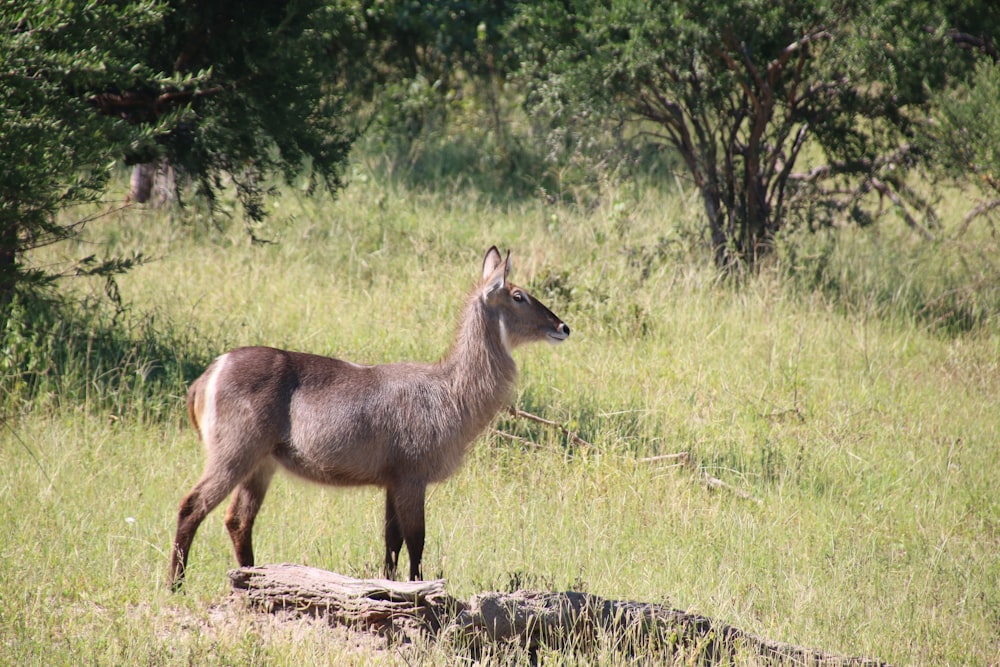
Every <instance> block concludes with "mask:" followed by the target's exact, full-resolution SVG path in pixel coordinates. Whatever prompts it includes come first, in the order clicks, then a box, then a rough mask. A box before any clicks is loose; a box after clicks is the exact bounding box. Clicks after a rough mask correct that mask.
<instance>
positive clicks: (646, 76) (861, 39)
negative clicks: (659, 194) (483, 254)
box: [512, 0, 1000, 266]
mask: <svg viewBox="0 0 1000 667" xmlns="http://www.w3.org/2000/svg"><path fill="white" fill-rule="evenodd" d="M966 4H969V3H962V6H961V7H960V8H959V9H961V10H964V13H963V11H959V10H958V9H956V8H955V7H953V6H950V5H948V4H943V5H942V4H940V3H917V4H916V5H914V3H897V2H893V1H886V2H880V3H876V4H875V5H874V6H862V5H858V4H856V3H840V2H829V1H826V0H813V1H811V2H805V3H803V2H797V1H796V2H792V1H785V2H777V3H775V2H769V3H760V2H757V1H755V0H731V1H729V2H716V3H702V2H673V3H636V2H630V1H627V0H622V1H620V2H619V1H609V2H605V1H602V0H576V1H571V2H565V3H563V2H544V3H532V4H525V5H524V6H523V11H522V13H521V14H520V16H519V17H518V19H517V20H516V21H515V23H514V24H513V27H512V37H513V38H514V39H515V41H516V43H517V44H518V45H519V53H520V54H521V57H522V59H523V61H524V62H526V63H527V64H528V68H529V70H530V71H531V72H532V73H533V74H534V77H535V80H534V84H533V86H532V90H531V93H530V100H529V101H530V102H531V103H532V104H533V105H534V106H535V108H537V109H539V110H545V111H548V112H549V113H551V114H556V115H557V116H558V117H559V118H560V120H559V124H560V125H562V126H563V127H569V126H570V123H575V122H579V123H586V121H598V122H601V121H606V120H607V119H608V118H613V119H616V120H618V121H619V122H631V123H633V124H634V133H635V134H636V135H637V136H638V137H639V138H640V139H641V140H642V141H650V142H653V143H654V144H660V145H663V146H667V147H670V148H671V149H672V150H675V151H677V153H678V154H679V156H680V158H681V159H682V161H683V164H684V167H685V170H686V172H687V175H688V177H689V179H690V180H691V182H692V183H693V185H694V187H695V188H696V189H697V191H698V192H699V193H700V195H701V199H702V203H703V208H704V214H705V222H706V229H707V232H708V236H709V237H710V243H711V247H712V250H713V253H714V256H715V260H716V263H717V264H719V265H721V266H728V265H730V264H731V263H732V262H733V261H734V260H736V261H739V260H745V261H747V262H749V263H753V262H754V261H755V259H756V258H757V257H758V256H760V255H762V254H765V253H766V252H767V251H768V250H769V248H771V246H772V245H773V241H774V238H775V235H776V234H777V232H778V231H779V230H781V229H783V228H785V227H786V226H795V225H797V224H802V223H807V224H809V225H810V226H826V225H829V224H831V223H833V222H835V221H839V220H840V219H842V218H844V217H847V216H853V217H855V218H857V219H861V220H867V219H870V218H871V217H872V216H873V215H875V214H876V213H877V211H879V210H884V208H883V207H881V201H882V200H883V199H884V200H887V201H890V202H891V203H892V204H893V207H894V208H895V209H896V210H898V211H899V212H901V214H902V215H903V216H904V217H905V218H906V220H907V221H908V222H909V223H910V224H911V225H912V226H914V227H919V226H921V225H922V224H923V223H922V222H921V221H919V220H917V219H916V216H923V217H927V218H928V219H929V220H930V222H931V223H933V222H934V221H935V217H934V214H933V210H932V209H931V206H930V203H929V202H928V201H927V200H926V199H924V198H923V197H921V196H920V195H918V194H917V193H915V192H914V191H913V190H912V189H910V188H909V187H908V186H907V183H906V178H907V175H908V174H909V173H910V172H911V170H912V169H913V168H914V167H916V166H917V165H919V164H920V161H921V157H922V156H921V155H920V154H919V153H918V152H916V151H915V150H914V147H913V146H912V144H911V139H912V137H913V135H914V134H915V133H916V132H917V130H918V129H919V126H920V124H921V122H922V119H923V117H924V116H925V115H926V111H925V109H924V105H925V102H926V93H927V90H928V87H930V86H934V87H938V88H940V87H942V86H944V85H945V84H944V82H945V80H946V79H947V77H948V76H949V75H951V74H955V73H961V72H962V71H968V68H969V66H970V63H971V58H968V57H965V58H963V57H962V54H961V52H960V51H959V50H958V49H957V48H956V47H954V46H953V45H952V43H951V41H952V40H951V39H950V33H947V31H946V30H945V28H946V27H948V26H952V25H954V23H953V21H958V20H964V19H965V18H966V17H970V16H972V15H973V14H974V13H975V12H974V8H973V6H972V5H975V7H976V8H980V7H985V5H986V4H989V3H978V4H976V3H971V4H969V6H968V7H967V6H966ZM991 6H992V5H991ZM980 18H981V19H986V21H985V23H984V24H980V25H979V28H980V29H984V30H985V31H987V32H988V31H989V30H991V29H996V28H1000V21H998V20H997V15H996V12H995V11H994V10H990V11H989V12H988V13H987V14H984V15H982V16H981V17H980ZM582 127H588V128H589V127H592V126H587V125H582ZM582 131H590V130H589V129H588V130H582ZM810 147H812V148H815V147H818V148H819V149H820V150H821V152H822V154H823V157H825V159H826V164H819V165H815V164H808V163H809V161H810V160H808V159H806V149H807V148H810ZM803 166H806V167H811V169H810V170H809V171H802V169H801V168H802V167H803ZM870 193H877V195H878V197H871V196H870Z"/></svg>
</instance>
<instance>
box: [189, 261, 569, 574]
mask: <svg viewBox="0 0 1000 667" xmlns="http://www.w3.org/2000/svg"><path fill="white" fill-rule="evenodd" d="M509 271H510V253H507V258H506V260H504V259H503V258H501V257H500V253H499V252H498V251H497V249H496V247H492V248H490V249H489V250H488V251H487V252H486V256H485V257H484V259H483V278H482V281H481V282H480V283H479V284H478V285H477V286H476V287H475V289H473V290H472V292H471V293H470V294H469V297H468V299H467V301H466V304H465V310H464V311H463V314H462V318H461V322H460V323H459V326H458V331H457V332H456V334H455V338H454V342H453V343H452V345H451V349H450V350H449V352H448V354H447V355H446V356H445V357H444V358H443V359H441V360H440V361H438V362H437V363H434V364H419V363H395V364H384V365H379V366H361V365H358V364H353V363H350V362H347V361H341V360H339V359H333V358H330V357H321V356H317V355H313V354H305V353H302V352H288V351H285V350H277V349H274V348H270V347H242V348H238V349H235V350H232V351H230V352H227V353H226V354H223V355H222V356H220V357H218V358H217V359H215V361H213V362H212V363H211V364H210V365H209V367H208V368H207V369H206V370H205V372H204V373H203V374H202V376H201V377H199V378H198V379H197V380H195V381H194V383H193V384H192V385H191V388H190V389H189V391H188V397H187V405H188V414H189V416H190V417H191V422H192V423H193V424H194V426H195V428H196V429H197V431H198V434H199V436H200V437H201V439H202V441H203V443H204V445H205V449H206V450H207V454H208V460H207V463H206V465H205V471H204V472H203V473H202V476H201V479H199V480H198V482H197V483H196V484H195V485H194V488H192V489H191V491H190V493H188V494H187V496H185V497H184V499H183V500H182V501H181V504H180V511H179V512H178V514H177V535H176V537H175V538H174V546H173V549H172V552H171V564H170V585H171V587H172V588H173V589H174V590H177V589H178V588H179V587H180V585H181V583H182V581H183V578H184V570H185V568H186V567H187V560H188V552H189V551H190V549H191V542H192V540H194V535H195V531H197V530H198V526H199V524H201V522H202V520H203V519H204V518H205V516H206V515H208V513H209V512H211V511H212V510H213V509H214V508H215V507H216V506H217V505H218V504H219V503H220V502H222V500H223V499H225V498H226V496H228V495H229V494H230V493H231V492H233V491H234V490H235V493H233V499H232V502H231V504H230V505H229V510H228V511H227V512H226V528H227V529H228V530H229V536H230V537H231V538H232V541H233V547H234V548H235V550H236V560H237V561H238V562H239V564H240V565H241V566H249V565H253V563H254V558H253V546H252V542H251V532H252V530H253V522H254V518H255V517H256V516H257V512H258V510H259V509H260V506H261V503H262V502H263V500H264V495H265V494H266V493H267V487H268V485H269V483H270V481H271V477H272V475H273V474H274V472H275V470H276V469H277V468H278V466H279V465H280V466H283V467H284V468H285V469H287V470H288V471H290V472H291V473H293V474H294V475H297V476H299V477H302V478H305V479H307V480H311V481H313V482H318V483H320V484H330V485H338V486H354V485H376V486H381V487H384V488H385V490H386V494H385V574H386V576H388V577H393V576H395V571H396V563H397V559H398V557H399V553H400V550H401V548H402V546H403V543H404V542H405V543H406V549H407V551H408V552H409V554H410V579H420V578H421V569H420V560H421V557H422V555H423V549H424V494H425V492H426V489H427V485H428V484H430V483H432V482H440V481H442V480H444V479H445V478H447V477H448V476H450V475H451V474H452V473H454V472H455V471H456V470H457V469H458V467H459V465H461V463H462V459H463V457H464V455H465V452H466V450H467V449H468V448H469V445H470V443H472V441H473V440H474V439H475V438H476V436H478V435H479V433H481V432H482V430H483V429H484V428H486V426H487V424H489V422H490V421H491V420H492V419H493V417H494V415H496V413H497V411H498V410H499V409H500V408H502V407H503V406H504V405H505V404H507V403H508V401H509V400H510V399H511V391H512V389H513V387H514V381H515V379H516V376H517V368H516V366H515V365H514V359H513V358H512V357H511V351H512V350H513V349H514V348H515V347H517V346H519V345H523V344H524V343H530V342H533V341H550V342H554V343H558V342H560V341H562V340H565V339H566V338H567V337H568V336H569V327H568V326H566V325H565V324H564V323H563V322H562V321H561V320H560V319H559V318H558V317H556V316H555V315H553V314H552V311H550V310H549V309H548V308H546V307H545V306H544V305H542V304H541V303H539V302H538V301H537V300H536V299H534V298H532V297H531V295H529V294H528V293H527V292H525V291H524V290H523V289H522V288H520V287H517V286H516V285H513V284H511V283H509V282H508V281H507V274H508V272H509Z"/></svg>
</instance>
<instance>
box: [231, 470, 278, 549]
mask: <svg viewBox="0 0 1000 667" xmlns="http://www.w3.org/2000/svg"><path fill="white" fill-rule="evenodd" d="M276 467H277V464H276V463H275V461H274V459H272V458H270V457H268V458H267V459H265V460H263V461H261V463H260V465H259V466H257V469H256V470H254V471H253V472H252V473H251V474H250V476H249V477H247V478H246V479H244V480H243V481H242V482H240V483H239V485H238V486H237V487H236V491H235V492H234V493H233V500H232V502H231V503H229V509H228V510H227V511H226V529H227V530H228V531H229V537H230V539H232V541H233V549H234V550H235V552H236V562H237V563H239V564H240V567H250V566H252V565H253V564H254V560H253V524H254V520H255V519H256V518H257V512H259V511H260V506H261V504H262V503H263V502H264V496H265V495H267V488H268V486H270V484H271V478H272V477H273V476H274V471H275V468H276Z"/></svg>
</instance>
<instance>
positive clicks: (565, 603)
mask: <svg viewBox="0 0 1000 667" xmlns="http://www.w3.org/2000/svg"><path fill="white" fill-rule="evenodd" d="M449 630H450V631H451V632H458V633H459V634H461V635H464V636H466V637H468V638H470V639H471V640H472V642H473V645H474V646H476V647H477V648H482V645H483V644H484V643H485V642H491V643H495V644H503V643H508V642H511V641H517V642H519V643H521V644H522V645H523V646H525V647H526V648H528V649H529V651H533V650H537V649H538V648H539V647H541V646H547V647H553V646H555V647H562V646H566V647H569V648H573V649H577V650H581V649H582V650H586V648H587V647H588V646H591V645H593V644H594V642H596V641H597V640H599V639H600V637H601V636H605V637H609V636H610V637H614V638H615V641H616V645H617V646H619V647H620V648H621V649H623V650H625V651H626V652H634V651H647V650H650V649H653V650H656V649H660V650H667V651H673V650H683V651H684V653H685V654H686V655H692V654H693V655H696V656H698V657H699V658H700V659H702V660H703V661H705V662H707V663H708V664H716V663H718V662H728V661H729V660H728V659H729V658H731V657H733V656H734V655H736V656H746V655H752V656H756V657H759V658H760V659H761V661H762V663H763V664H775V665H785V664H794V665H816V666H819V665H823V666H831V667H832V666H833V665H845V666H846V665H857V666H862V665H864V666H876V665H885V664H886V663H884V662H882V661H880V660H875V659H870V658H861V657H843V656H837V655H832V654H829V653H825V652H823V651H817V650H814V649H811V648H807V647H803V646H796V645H793V644H786V643H782V642H776V641H771V640H769V639H764V638H761V637H758V636H756V635H754V634H751V633H749V632H745V631H743V630H740V629H739V628H736V627H733V626H731V625H727V624H725V623H720V622H718V621H715V620H713V619H711V618H708V617H705V616H700V615H698V614H689V613H687V612H683V611H679V610H676V609H671V608H669V607H666V606H663V605H658V604H651V603H646V602H630V601H621V600H607V599H604V598H601V597H598V596H596V595H589V594H586V593H578V592H565V593H550V592H538V591H517V592H514V593H482V594H479V595H475V596H473V597H472V599H471V600H470V601H469V603H468V604H467V605H465V608H464V609H462V610H461V611H460V612H459V613H458V615H457V616H456V617H455V620H454V621H453V622H452V624H451V625H450V626H449Z"/></svg>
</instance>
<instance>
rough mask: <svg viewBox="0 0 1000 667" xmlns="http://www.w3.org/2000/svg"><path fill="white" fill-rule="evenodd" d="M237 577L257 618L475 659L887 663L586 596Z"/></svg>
mask: <svg viewBox="0 0 1000 667" xmlns="http://www.w3.org/2000/svg"><path fill="white" fill-rule="evenodd" d="M229 577H230V579H231V580H232V583H233V588H234V590H235V591H236V592H238V593H239V594H240V595H244V596H246V598H247V600H248V601H249V602H250V604H251V605H253V606H254V607H256V608H258V609H263V610H265V611H269V612H273V611H277V610H290V611H292V612H294V613H297V614H302V615H309V616H322V617H325V618H327V619H328V620H329V621H330V622H332V623H339V624H346V625H351V626H354V627H359V628H362V629H366V630H371V631H375V632H378V633H380V634H389V635H396V634H399V633H400V631H402V632H403V633H404V634H409V633H410V632H411V631H413V630H415V629H416V630H418V631H420V632H426V633H430V634H435V635H440V636H445V637H448V638H451V639H452V640H454V641H455V644H456V645H457V646H467V647H468V648H469V649H470V650H472V651H473V652H482V651H484V650H486V649H488V648H489V647H490V646H504V645H509V644H517V645H520V646H521V647H523V648H525V649H527V650H528V651H529V653H531V654H534V653H535V652H536V651H537V650H539V649H540V648H541V647H547V648H550V649H558V650H572V651H584V652H585V651H587V650H588V649H589V648H591V647H593V646H595V645H596V643H597V642H598V641H600V640H601V639H602V637H603V638H612V639H613V641H614V645H615V646H616V647H617V648H618V649H619V650H621V651H623V652H626V653H631V652H646V651H649V650H662V651H664V652H665V653H672V652H675V651H682V652H683V653H684V655H686V656H697V657H698V658H700V659H701V661H702V662H704V663H706V664H716V663H718V662H726V661H728V660H730V659H731V658H732V657H734V656H748V655H749V656H756V657H758V658H759V659H760V661H761V663H762V664H774V665H785V664H794V665H815V666H820V665H823V666H833V665H845V666H846V665H856V666H859V667H860V666H865V667H874V666H881V665H886V664H887V663H884V662H882V661H880V660H877V659H871V658H861V657H843V656H837V655H833V654H829V653H825V652H823V651H817V650H814V649H811V648H806V647H802V646H795V645H793V644H786V643H782V642H776V641H771V640H769V639H765V638H762V637H758V636H757V635H754V634H752V633H749V632H745V631H743V630H740V629H739V628H736V627H733V626H731V625H727V624H725V623H720V622H718V621H715V620H713V619H711V618H707V617H705V616H700V615H698V614H689V613H687V612H684V611H679V610H676V609H671V608H669V607H666V606H664V605H658V604H652V603H646V602H630V601H621V600H608V599H605V598H601V597H598V596H596V595H590V594H587V593H579V592H565V593H553V592H544V591H516V592H513V593H496V592H491V593H481V594H478V595H474V596H473V597H472V598H471V599H470V600H469V602H467V603H465V602H462V601H459V600H456V599H454V598H452V597H451V596H449V595H448V593H447V592H446V590H445V582H444V581H443V580H435V581H416V582H397V581H388V580H385V579H353V578H351V577H345V576H343V575H340V574H335V573H333V572H327V571H325V570H319V569H316V568H311V567H305V566H301V565H288V564H282V565H265V566H260V567H245V568H240V569H238V570H231V571H230V573H229Z"/></svg>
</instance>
